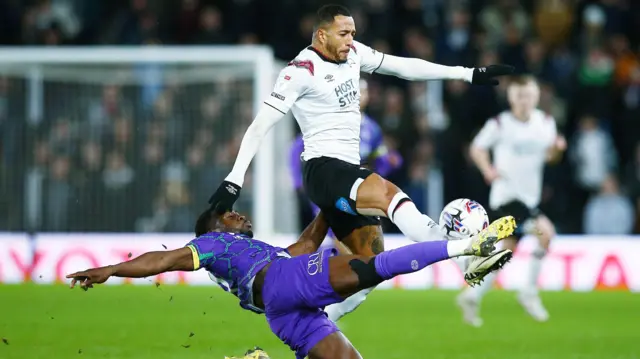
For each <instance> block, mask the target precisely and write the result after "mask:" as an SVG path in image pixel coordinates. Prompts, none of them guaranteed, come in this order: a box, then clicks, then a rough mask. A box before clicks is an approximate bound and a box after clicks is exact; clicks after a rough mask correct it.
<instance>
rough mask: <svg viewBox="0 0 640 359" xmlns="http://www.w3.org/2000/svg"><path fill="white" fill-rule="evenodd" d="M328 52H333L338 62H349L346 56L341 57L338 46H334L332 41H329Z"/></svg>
mask: <svg viewBox="0 0 640 359" xmlns="http://www.w3.org/2000/svg"><path fill="white" fill-rule="evenodd" d="M327 52H328V53H330V54H332V55H333V56H334V57H335V59H336V61H337V62H340V63H345V62H347V59H346V58H345V59H344V60H342V59H340V52H339V51H338V47H337V46H334V45H333V44H331V43H327Z"/></svg>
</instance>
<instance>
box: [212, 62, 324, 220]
mask: <svg viewBox="0 0 640 359" xmlns="http://www.w3.org/2000/svg"><path fill="white" fill-rule="evenodd" d="M298 64H299V63H295V64H293V65H294V66H288V67H286V68H284V69H283V70H282V71H281V72H280V75H279V76H278V79H277V80H276V84H275V86H274V89H273V91H272V92H271V95H270V96H269V98H267V99H266V100H265V101H264V103H263V104H262V106H261V107H260V110H259V111H258V114H257V116H256V118H255V119H254V120H253V122H252V123H251V125H250V126H249V128H248V129H247V132H246V133H245V134H244V137H243V138H242V143H241V144H240V150H239V151H238V156H237V157H236V161H235V163H234V165H233V169H232V170H231V173H229V175H228V176H227V177H226V178H225V180H224V182H223V183H222V184H221V185H220V186H219V187H218V189H217V190H216V192H215V193H214V194H213V195H212V196H211V198H210V199H209V203H210V204H211V207H212V208H214V209H215V210H216V212H218V213H224V212H226V211H228V210H231V209H232V207H233V204H234V203H235V201H236V200H237V199H238V197H239V196H240V189H241V188H242V185H243V183H244V177H245V174H246V172H247V169H248V168H249V165H250V164H251V161H252V160H253V157H255V155H256V153H257V152H258V148H259V147H260V143H261V142H262V139H263V138H264V136H265V135H266V134H267V133H268V132H269V130H271V128H272V127H273V126H274V125H275V124H276V123H277V122H278V121H280V120H281V119H282V118H284V115H285V114H286V113H287V112H289V109H290V108H291V106H292V105H293V103H294V102H295V101H296V100H297V99H298V98H299V97H300V96H302V94H303V93H304V92H305V91H306V87H307V83H308V81H310V79H311V73H312V72H313V67H312V65H310V66H311V68H310V69H308V68H306V67H303V68H299V67H296V66H295V65H298ZM309 64H310V63H309Z"/></svg>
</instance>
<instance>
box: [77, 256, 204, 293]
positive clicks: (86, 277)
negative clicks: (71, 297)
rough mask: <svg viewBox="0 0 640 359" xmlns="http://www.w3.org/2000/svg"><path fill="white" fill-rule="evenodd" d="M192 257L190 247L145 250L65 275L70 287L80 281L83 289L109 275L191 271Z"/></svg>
mask: <svg viewBox="0 0 640 359" xmlns="http://www.w3.org/2000/svg"><path fill="white" fill-rule="evenodd" d="M195 269H197V267H195V266H194V257H193V252H192V251H191V249H189V248H187V247H184V248H179V249H174V250H171V251H158V252H147V253H145V254H143V255H141V256H139V257H136V258H134V259H132V260H130V261H127V262H122V263H118V264H115V265H109V266H106V267H99V268H92V269H88V270H85V271H81V272H76V273H72V274H69V275H67V278H71V279H73V280H72V281H71V288H73V287H74V286H75V285H76V283H80V286H81V287H82V288H83V289H85V290H86V289H89V288H92V287H93V284H100V283H104V282H105V281H106V280H107V279H109V277H126V278H143V277H149V276H154V275H156V274H160V273H164V272H171V271H193V270H195Z"/></svg>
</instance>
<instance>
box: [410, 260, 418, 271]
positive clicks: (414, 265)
mask: <svg viewBox="0 0 640 359" xmlns="http://www.w3.org/2000/svg"><path fill="white" fill-rule="evenodd" d="M411 269H413V270H418V261H417V260H415V259H414V260H412V261H411Z"/></svg>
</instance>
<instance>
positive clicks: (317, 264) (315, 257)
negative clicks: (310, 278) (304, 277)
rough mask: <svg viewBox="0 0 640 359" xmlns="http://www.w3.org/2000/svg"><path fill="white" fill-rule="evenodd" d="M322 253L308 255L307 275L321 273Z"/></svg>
mask: <svg viewBox="0 0 640 359" xmlns="http://www.w3.org/2000/svg"><path fill="white" fill-rule="evenodd" d="M322 253H323V252H318V253H313V254H311V255H309V262H307V273H309V275H316V274H318V273H322Z"/></svg>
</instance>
